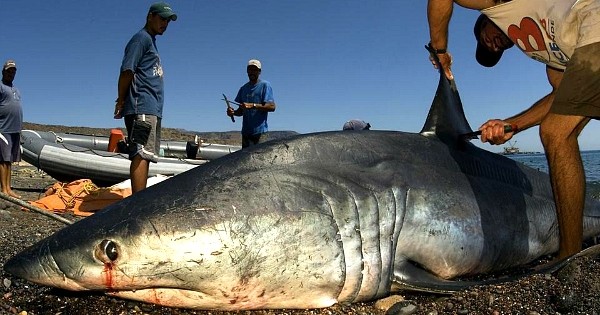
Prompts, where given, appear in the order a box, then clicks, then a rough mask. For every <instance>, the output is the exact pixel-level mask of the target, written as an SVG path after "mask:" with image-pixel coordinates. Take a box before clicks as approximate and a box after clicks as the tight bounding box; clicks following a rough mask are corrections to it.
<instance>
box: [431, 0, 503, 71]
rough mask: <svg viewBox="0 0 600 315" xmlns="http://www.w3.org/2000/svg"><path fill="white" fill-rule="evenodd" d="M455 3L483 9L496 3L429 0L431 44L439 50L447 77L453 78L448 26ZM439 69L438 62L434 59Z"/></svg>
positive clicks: (471, 0) (490, 0)
mask: <svg viewBox="0 0 600 315" xmlns="http://www.w3.org/2000/svg"><path fill="white" fill-rule="evenodd" d="M454 3H456V4H458V5H460V6H462V7H464V8H467V9H474V10H482V9H485V8H488V7H491V6H493V5H494V0H429V1H428V3H427V21H428V23H429V37H430V42H429V43H430V46H431V48H432V49H434V50H436V51H439V52H438V53H436V54H437V57H438V59H439V60H440V64H441V66H442V68H443V69H444V73H445V75H446V78H448V79H450V80H452V79H453V78H454V77H453V75H452V70H451V65H452V55H451V54H450V53H449V52H448V28H449V25H450V19H451V17H452V12H453V8H454ZM430 59H432V63H433V66H434V67H435V68H436V69H437V63H436V62H434V61H433V58H430Z"/></svg>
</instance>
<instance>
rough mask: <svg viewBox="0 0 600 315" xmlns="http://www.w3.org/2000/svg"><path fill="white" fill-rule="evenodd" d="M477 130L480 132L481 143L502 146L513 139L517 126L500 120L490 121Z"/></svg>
mask: <svg viewBox="0 0 600 315" xmlns="http://www.w3.org/2000/svg"><path fill="white" fill-rule="evenodd" d="M479 130H481V142H488V143H490V144H503V143H505V142H506V141H508V140H510V139H511V138H512V137H513V135H514V134H515V132H516V131H517V126H516V125H514V124H510V123H508V122H506V121H504V120H501V119H490V120H488V121H487V122H485V123H484V124H483V125H481V127H479Z"/></svg>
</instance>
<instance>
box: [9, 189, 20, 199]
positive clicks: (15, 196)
mask: <svg viewBox="0 0 600 315" xmlns="http://www.w3.org/2000/svg"><path fill="white" fill-rule="evenodd" d="M6 194H7V195H9V196H11V197H13V198H17V199H21V195H17V194H15V193H14V192H13V191H12V190H11V191H9V192H8V193H6Z"/></svg>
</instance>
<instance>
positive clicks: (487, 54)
mask: <svg viewBox="0 0 600 315" xmlns="http://www.w3.org/2000/svg"><path fill="white" fill-rule="evenodd" d="M484 22H487V23H493V22H492V21H491V20H490V18H488V17H487V16H485V14H482V15H480V16H479V17H478V18H477V21H476V22H475V27H474V28H473V33H475V39H476V40H477V50H475V59H477V62H479V64H480V65H482V66H484V67H493V66H495V65H496V64H497V63H498V61H500V58H501V57H502V53H503V52H504V50H500V51H490V50H489V49H487V47H486V46H485V45H484V44H482V43H481V40H480V36H481V27H482V26H483V25H484Z"/></svg>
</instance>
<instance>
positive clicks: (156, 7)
mask: <svg viewBox="0 0 600 315" xmlns="http://www.w3.org/2000/svg"><path fill="white" fill-rule="evenodd" d="M148 13H156V14H158V15H160V17H162V18H164V19H171V20H172V21H176V20H177V14H175V12H173V9H171V6H170V5H169V4H168V3H165V2H156V3H154V4H152V5H151V6H150V9H149V10H148Z"/></svg>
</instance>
